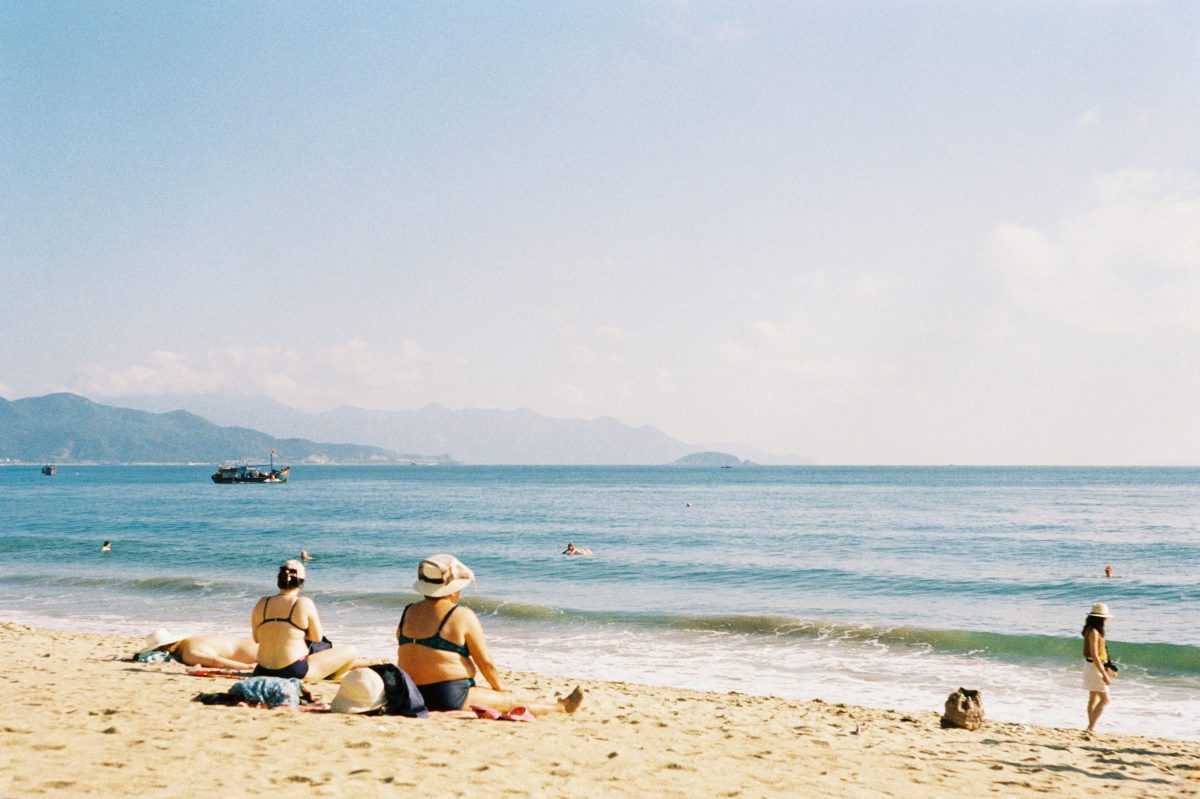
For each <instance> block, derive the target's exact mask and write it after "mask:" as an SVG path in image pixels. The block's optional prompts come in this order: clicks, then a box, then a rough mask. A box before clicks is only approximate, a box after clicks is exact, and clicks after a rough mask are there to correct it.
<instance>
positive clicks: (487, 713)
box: [471, 705, 500, 721]
mask: <svg viewBox="0 0 1200 799" xmlns="http://www.w3.org/2000/svg"><path fill="white" fill-rule="evenodd" d="M471 710H474V711H475V716H476V717H477V718H481V719H491V720H492V721H495V720H496V719H498V718H500V711H499V710H493V709H492V708H490V707H484V706H483V705H471Z"/></svg>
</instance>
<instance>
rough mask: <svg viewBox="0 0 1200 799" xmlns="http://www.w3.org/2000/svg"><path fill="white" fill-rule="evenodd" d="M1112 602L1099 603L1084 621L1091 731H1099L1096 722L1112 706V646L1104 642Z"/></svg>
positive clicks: (1086, 680) (1084, 647) (1085, 666)
mask: <svg viewBox="0 0 1200 799" xmlns="http://www.w3.org/2000/svg"><path fill="white" fill-rule="evenodd" d="M1108 617H1109V613H1108V605H1106V604H1104V603H1103V602H1097V603H1096V604H1094V605H1092V612H1091V613H1089V614H1088V617H1087V618H1086V619H1084V621H1083V661H1084V663H1083V687H1084V689H1085V690H1086V691H1087V692H1088V704H1087V715H1088V725H1087V731H1088V732H1095V731H1096V722H1097V721H1099V720H1100V714H1101V713H1103V712H1104V708H1105V707H1106V706H1107V705H1108V686H1109V684H1110V683H1111V682H1112V678H1111V677H1110V676H1109V672H1108V648H1107V647H1106V646H1105V645H1104V621H1105V619H1107V618H1108Z"/></svg>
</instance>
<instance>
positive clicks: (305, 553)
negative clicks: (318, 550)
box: [300, 549, 312, 563]
mask: <svg viewBox="0 0 1200 799" xmlns="http://www.w3.org/2000/svg"><path fill="white" fill-rule="evenodd" d="M300 560H302V561H304V562H305V563H307V562H308V561H310V560H312V555H310V554H308V550H307V549H302V550H300Z"/></svg>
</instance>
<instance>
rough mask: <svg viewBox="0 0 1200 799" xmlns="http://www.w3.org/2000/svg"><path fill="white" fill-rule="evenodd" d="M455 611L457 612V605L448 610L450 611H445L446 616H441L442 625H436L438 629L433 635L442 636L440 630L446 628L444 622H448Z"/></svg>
mask: <svg viewBox="0 0 1200 799" xmlns="http://www.w3.org/2000/svg"><path fill="white" fill-rule="evenodd" d="M456 610H458V605H455V606H454V607H452V608H450V610H448V611H446V615H445V616H442V623H441V624H439V625H438V628H437V629H436V630H435V631H434V633H433V634H434V635H441V634H442V628H443V627H445V626H446V622H448V621H450V617H451V616H453V615H454V611H456Z"/></svg>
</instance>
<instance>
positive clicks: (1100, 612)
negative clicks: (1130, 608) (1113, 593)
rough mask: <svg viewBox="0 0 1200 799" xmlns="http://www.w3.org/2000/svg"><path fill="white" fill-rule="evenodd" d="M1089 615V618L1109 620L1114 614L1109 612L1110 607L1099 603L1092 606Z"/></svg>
mask: <svg viewBox="0 0 1200 799" xmlns="http://www.w3.org/2000/svg"><path fill="white" fill-rule="evenodd" d="M1088 615H1089V616H1099V617H1100V618H1102V619H1107V618H1109V617H1110V616H1111V615H1112V614H1111V613H1109V612H1108V605H1106V604H1104V603H1103V602H1097V603H1095V604H1094V605H1092V612H1091V613H1089V614H1088Z"/></svg>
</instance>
